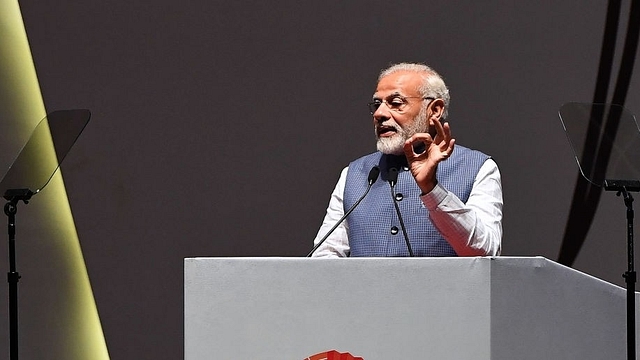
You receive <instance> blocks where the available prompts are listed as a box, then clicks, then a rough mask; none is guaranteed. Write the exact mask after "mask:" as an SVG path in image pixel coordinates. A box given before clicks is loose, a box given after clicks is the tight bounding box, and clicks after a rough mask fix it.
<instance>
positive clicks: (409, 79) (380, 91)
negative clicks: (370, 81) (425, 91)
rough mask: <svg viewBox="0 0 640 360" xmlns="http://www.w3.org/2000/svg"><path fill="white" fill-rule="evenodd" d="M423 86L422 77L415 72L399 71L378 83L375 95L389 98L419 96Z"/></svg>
mask: <svg viewBox="0 0 640 360" xmlns="http://www.w3.org/2000/svg"><path fill="white" fill-rule="evenodd" d="M421 84H422V76H421V75H420V74H418V73H415V72H409V71H399V72H395V73H392V74H389V75H387V76H385V77H383V78H382V79H380V81H379V82H378V86H377V88H376V93H375V95H378V96H389V95H393V94H397V95H405V96H417V95H420V94H419V88H420V85H421Z"/></svg>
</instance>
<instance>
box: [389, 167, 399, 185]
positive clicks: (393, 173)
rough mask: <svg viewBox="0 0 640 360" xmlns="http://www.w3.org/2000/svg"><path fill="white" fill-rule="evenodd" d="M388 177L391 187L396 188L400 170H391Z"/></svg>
mask: <svg viewBox="0 0 640 360" xmlns="http://www.w3.org/2000/svg"><path fill="white" fill-rule="evenodd" d="M387 176H388V179H389V180H388V181H389V184H391V186H395V184H396V183H397V182H398V169H396V168H394V167H392V168H390V169H389V172H388V175H387Z"/></svg>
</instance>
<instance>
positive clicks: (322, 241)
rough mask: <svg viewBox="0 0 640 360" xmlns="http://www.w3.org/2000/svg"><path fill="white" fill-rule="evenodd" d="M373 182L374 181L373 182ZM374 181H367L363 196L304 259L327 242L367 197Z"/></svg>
mask: <svg viewBox="0 0 640 360" xmlns="http://www.w3.org/2000/svg"><path fill="white" fill-rule="evenodd" d="M374 181H375V180H374ZM374 181H369V185H368V186H367V191H365V192H364V194H362V196H361V197H360V199H358V201H356V203H355V204H353V206H352V207H351V209H349V211H347V212H346V213H345V214H344V215H343V216H342V218H340V220H338V221H337V222H336V223H335V225H333V227H332V228H331V229H330V230H329V231H327V233H326V235H325V236H324V237H323V238H322V240H320V241H318V243H317V244H316V246H314V247H313V249H311V251H309V253H308V254H307V256H306V257H311V255H313V253H314V252H315V251H316V250H318V248H319V247H320V245H322V244H323V243H324V242H325V240H327V238H328V237H329V235H331V234H332V233H333V231H334V230H335V229H336V228H337V227H338V226H339V225H340V224H342V222H343V221H344V219H346V218H347V216H349V214H351V212H353V210H355V209H356V207H357V206H358V204H360V202H361V201H362V200H363V199H364V197H365V196H367V194H368V193H369V190H371V186H372V185H373V182H374Z"/></svg>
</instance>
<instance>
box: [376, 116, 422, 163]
mask: <svg viewBox="0 0 640 360" xmlns="http://www.w3.org/2000/svg"><path fill="white" fill-rule="evenodd" d="M424 110H426V109H422V110H421V111H420V113H419V114H418V115H417V116H416V117H415V118H413V121H412V122H411V123H410V124H408V125H407V126H406V128H402V127H401V126H400V125H398V123H396V122H395V121H394V120H392V119H389V120H387V121H385V122H384V125H385V126H392V127H394V128H395V129H396V133H395V134H394V135H393V136H389V137H379V136H378V141H377V143H376V147H377V148H378V151H380V152H381V153H383V154H391V155H402V154H404V143H405V142H406V141H407V140H408V139H409V138H410V137H412V136H413V135H415V134H417V133H419V132H426V131H427V130H428V127H429V122H428V121H427V114H426V111H424Z"/></svg>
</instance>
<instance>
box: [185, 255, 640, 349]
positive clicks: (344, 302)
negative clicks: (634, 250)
mask: <svg viewBox="0 0 640 360" xmlns="http://www.w3.org/2000/svg"><path fill="white" fill-rule="evenodd" d="M184 276H185V278H184V279H185V283H184V286H185V288H184V291H185V293H184V296H185V303H184V306H185V308H184V321H185V322H184V327H185V329H184V331H185V333H184V335H185V338H184V346H185V360H200V359H212V358H217V359H274V360H275V359H278V360H282V359H294V360H295V359H299V360H302V359H306V358H309V357H311V356H312V355H314V354H318V353H322V352H326V351H329V350H337V351H339V352H341V353H347V352H348V353H349V354H352V355H353V356H356V357H361V358H363V359H364V360H388V359H439V360H443V359H451V360H461V359H474V360H483V359H492V360H498V359H499V360H513V359H519V360H524V359H536V360H537V359H581V360H586V359H594V360H596V359H597V360H601V359H624V358H625V356H626V300H625V299H626V291H625V289H623V288H621V287H618V286H616V285H613V284H610V283H607V282H605V281H602V280H600V279H597V278H595V277H592V276H590V275H587V274H584V273H582V272H579V271H577V270H574V269H571V268H568V267H565V266H563V265H560V264H558V263H555V262H553V261H551V260H548V259H545V258H542V257H493V258H491V257H476V258H353V259H322V258H277V257H272V258H187V259H185V260H184ZM638 295H639V294H638V293H636V297H635V298H636V306H637V305H638V301H639V299H640V297H639V296H638ZM637 328H638V321H637V320H636V329H637ZM636 333H638V332H637V331H636ZM636 343H637V342H636Z"/></svg>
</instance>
